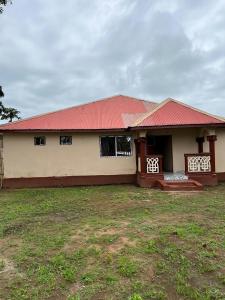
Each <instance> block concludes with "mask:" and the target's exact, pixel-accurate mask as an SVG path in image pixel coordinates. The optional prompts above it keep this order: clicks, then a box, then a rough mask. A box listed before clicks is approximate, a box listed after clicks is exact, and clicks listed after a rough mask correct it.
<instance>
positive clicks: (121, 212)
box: [0, 185, 225, 300]
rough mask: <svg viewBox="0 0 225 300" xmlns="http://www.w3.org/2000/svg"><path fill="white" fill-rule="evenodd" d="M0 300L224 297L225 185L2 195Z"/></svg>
mask: <svg viewBox="0 0 225 300" xmlns="http://www.w3.org/2000/svg"><path fill="white" fill-rule="evenodd" d="M0 299H4V300H5V299H18V300H23V299H32V300H35V299H52V300H53V299H54V300H55V299H56V300H57V299H65V300H79V299H80V300H83V299H84V300H85V299H94V300H98V299H99V300H100V299H102V300H103V299H105V300H110V299H116V300H120V299H126V300H142V299H143V300H145V299H155V300H156V299H158V300H163V299H172V300H176V299H202V300H207V299H214V300H215V299H225V185H219V186H218V187H216V188H207V189H205V191H204V192H197V193H196V192H195V193H173V194H172V193H170V194H169V193H165V192H161V191H157V190H151V189H141V188H137V187H135V186H130V185H121V186H104V187H79V188H78V187H76V188H60V189H24V190H5V191H1V192H0Z"/></svg>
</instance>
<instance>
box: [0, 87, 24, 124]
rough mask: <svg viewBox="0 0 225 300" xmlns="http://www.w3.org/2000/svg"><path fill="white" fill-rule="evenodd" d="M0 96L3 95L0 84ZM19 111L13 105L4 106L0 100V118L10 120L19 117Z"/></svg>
mask: <svg viewBox="0 0 225 300" xmlns="http://www.w3.org/2000/svg"><path fill="white" fill-rule="evenodd" d="M0 97H4V93H3V91H2V87H1V86H0ZM19 114H20V112H19V111H18V110H17V109H16V108H13V107H5V106H4V105H3V103H2V101H0V119H1V120H9V122H12V121H13V119H20V117H19Z"/></svg>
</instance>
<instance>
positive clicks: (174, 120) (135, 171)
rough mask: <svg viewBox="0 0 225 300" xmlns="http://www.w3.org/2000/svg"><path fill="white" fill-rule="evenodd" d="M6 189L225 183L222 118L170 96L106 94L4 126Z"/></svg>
mask: <svg viewBox="0 0 225 300" xmlns="http://www.w3.org/2000/svg"><path fill="white" fill-rule="evenodd" d="M0 132H1V143H0V147H1V158H0V167H1V168H0V169H1V174H2V175H1V183H2V186H3V187H5V188H20V187H50V186H75V185H96V184H117V183H134V184H138V185H139V186H141V187H155V186H159V187H161V188H162V189H170V188H171V189H177V188H180V189H182V188H183V189H186V188H187V189H189V188H191V189H194V188H195V189H200V188H201V187H202V185H216V184H217V183H218V182H219V181H225V159H224V154H225V119H223V118H221V117H217V116H213V115H211V114H208V113H205V112H202V111H200V110H198V109H196V108H193V107H191V106H188V105H186V104H184V103H181V102H179V101H176V100H173V99H171V98H169V99H166V100H165V101H163V102H162V103H160V104H159V103H156V102H150V101H145V100H139V99H135V98H132V97H127V96H121V95H118V96H113V97H111V98H106V99H101V100H98V101H94V102H91V103H87V104H83V105H78V106H74V107H70V108H66V109H62V110H59V111H55V112H51V113H47V114H43V115H38V116H34V117H31V118H28V119H24V120H19V121H16V122H12V123H8V124H4V125H1V126H0Z"/></svg>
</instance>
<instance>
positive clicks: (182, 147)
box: [149, 128, 198, 172]
mask: <svg viewBox="0 0 225 300" xmlns="http://www.w3.org/2000/svg"><path fill="white" fill-rule="evenodd" d="M149 134H153V135H154V134H155V135H172V151H173V170H174V172H178V171H184V169H185V164H184V154H186V153H197V151H198V145H197V143H196V141H195V139H196V137H197V135H198V129H196V128H178V129H167V130H151V131H149Z"/></svg>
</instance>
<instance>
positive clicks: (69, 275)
mask: <svg viewBox="0 0 225 300" xmlns="http://www.w3.org/2000/svg"><path fill="white" fill-rule="evenodd" d="M62 275H63V278H64V279H65V280H66V281H69V282H73V281H74V280H75V277H76V270H75V269H74V268H72V267H66V268H65V269H64V270H63V272H62Z"/></svg>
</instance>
